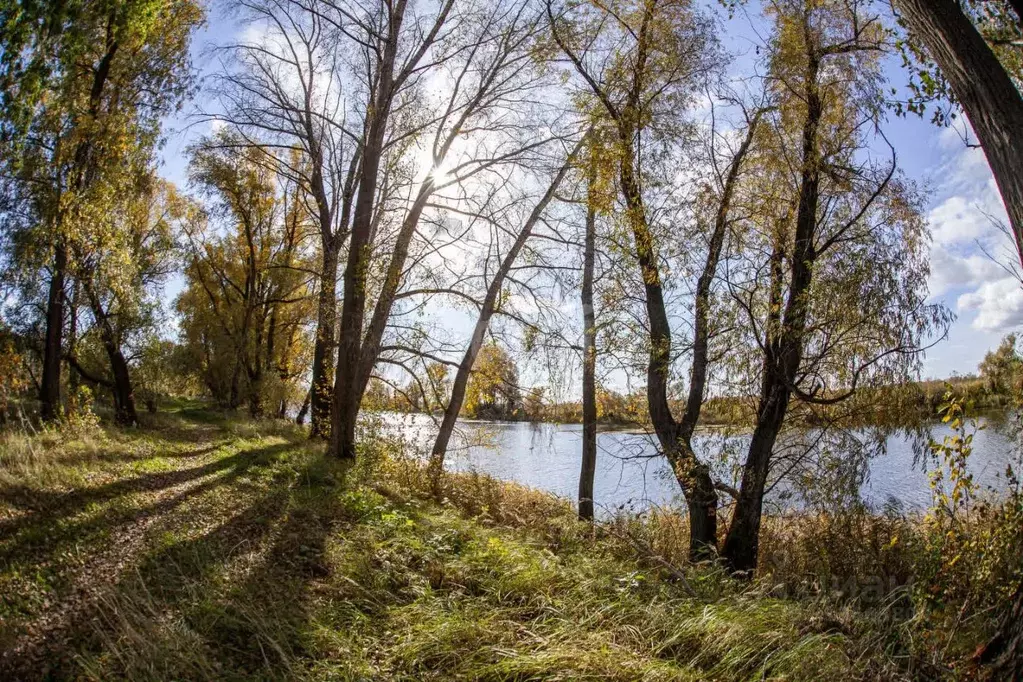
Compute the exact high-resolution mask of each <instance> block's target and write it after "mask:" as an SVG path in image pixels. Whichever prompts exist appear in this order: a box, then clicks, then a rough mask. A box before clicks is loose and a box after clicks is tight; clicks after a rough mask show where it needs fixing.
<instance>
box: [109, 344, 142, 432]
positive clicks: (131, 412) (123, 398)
mask: <svg viewBox="0 0 1023 682" xmlns="http://www.w3.org/2000/svg"><path fill="white" fill-rule="evenodd" d="M104 346H106V350H107V357H108V358H110V369H111V370H112V372H113V375H114V407H115V413H114V419H115V421H116V422H117V423H118V424H120V425H121V426H138V423H139V417H138V412H137V411H136V409H135V392H134V389H133V387H132V384H131V374H130V373H129V371H128V361H127V360H126V359H125V357H124V353H122V352H121V349H120V348H117V347H111V346H109V345H107V344H106V343H104Z"/></svg>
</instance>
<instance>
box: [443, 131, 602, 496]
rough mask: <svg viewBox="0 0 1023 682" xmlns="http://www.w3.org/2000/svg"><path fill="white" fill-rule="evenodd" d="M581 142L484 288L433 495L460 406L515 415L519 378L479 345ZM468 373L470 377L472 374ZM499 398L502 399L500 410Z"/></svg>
mask: <svg viewBox="0 0 1023 682" xmlns="http://www.w3.org/2000/svg"><path fill="white" fill-rule="evenodd" d="M582 144H583V142H579V143H578V144H577V145H576V147H575V149H574V150H573V151H572V152H571V153H569V154H568V155H567V158H566V159H565V161H564V162H563V163H562V165H561V167H560V168H559V169H558V170H557V172H556V173H555V174H554V178H553V179H552V180H551V182H550V184H549V185H548V186H547V189H546V191H545V192H544V193H543V195H541V197H540V199H539V200H538V201H537V203H536V205H535V206H534V207H533V210H532V211H531V212H530V214H529V216H528V217H527V218H526V219H525V221H524V222H523V223H522V227H521V228H520V229H519V231H518V233H517V234H516V235H515V239H514V240H513V241H512V243H511V245H510V247H509V248H508V251H507V252H506V253H505V255H504V257H503V258H502V259H501V262H500V265H499V267H498V269H497V272H495V273H494V276H493V278H491V280H490V282H488V283H487V291H486V295H485V296H484V298H483V302H482V303H481V304H480V312H479V317H477V318H476V324H475V326H474V327H473V331H472V336H471V337H470V339H469V346H468V348H466V350H465V354H464V355H463V356H462V361H461V363H460V364H459V365H458V370H457V371H456V372H455V378H454V381H453V382H452V387H451V397H450V399H449V400H448V404H447V407H446V409H445V410H444V419H443V421H442V422H441V426H440V430H439V431H438V432H437V438H436V440H435V441H434V443H433V449H432V450H431V452H430V471H431V476H432V480H433V482H434V488H435V490H438V488H437V486H438V482H439V480H440V474H441V472H442V471H443V470H444V455H445V453H446V452H447V447H448V442H449V441H450V439H451V434H452V433H453V432H454V429H455V422H456V420H457V419H458V415H459V413H460V412H461V410H462V404H463V401H464V403H465V409H466V412H467V413H468V414H469V415H470V416H481V415H482V414H484V413H486V412H488V411H491V410H499V412H498V413H501V412H503V414H504V416H510V415H511V413H512V412H513V410H514V406H515V404H516V403H517V402H518V400H517V398H514V397H513V393H512V388H511V387H512V386H515V385H516V384H517V379H514V380H513V379H512V376H513V374H514V372H513V369H514V363H512V362H511V360H510V359H507V356H506V355H504V354H503V351H500V349H499V347H498V346H496V345H490V346H486V347H484V346H483V340H484V338H485V335H486V333H487V330H488V328H489V326H490V318H491V317H492V316H493V315H494V313H495V312H496V311H497V308H498V305H499V303H500V295H501V292H502V291H503V289H504V285H505V280H506V279H507V278H508V275H509V272H510V271H511V269H512V267H513V266H514V264H515V261H516V259H517V258H518V257H519V253H520V252H521V251H522V248H523V247H524V246H525V244H526V241H527V240H528V239H529V238H530V236H531V235H532V233H533V230H534V228H535V227H536V226H537V223H539V222H540V220H541V219H542V218H543V216H544V212H545V211H546V209H547V206H548V205H549V204H550V203H551V201H552V200H553V199H554V196H555V194H556V193H557V191H558V187H559V186H560V185H561V182H562V181H563V180H564V179H565V176H566V175H567V174H568V172H569V170H570V169H571V168H572V165H573V164H574V163H575V156H576V153H577V152H578V151H579V149H580V147H581V146H582ZM471 372H472V375H471V378H470V373H471ZM499 397H503V398H504V400H503V406H501V401H500V400H499Z"/></svg>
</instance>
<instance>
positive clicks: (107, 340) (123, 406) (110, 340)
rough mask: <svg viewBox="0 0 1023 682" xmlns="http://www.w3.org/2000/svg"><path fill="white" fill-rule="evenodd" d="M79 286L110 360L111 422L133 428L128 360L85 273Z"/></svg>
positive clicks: (134, 415) (134, 413)
mask: <svg viewBox="0 0 1023 682" xmlns="http://www.w3.org/2000/svg"><path fill="white" fill-rule="evenodd" d="M82 286H83V288H84V289H85V295H86V297H87V298H88V299H89V307H90V308H91V309H92V316H93V319H95V321H96V326H98V327H99V335H100V340H101V341H102V342H103V349H104V350H105V351H106V353H107V358H108V359H109V360H110V372H111V374H112V375H113V377H114V381H113V384H114V385H113V393H114V420H115V421H116V422H117V423H118V424H120V425H122V426H137V425H138V423H139V417H138V412H137V411H136V410H135V390H134V388H133V387H132V383H131V373H130V372H129V370H128V361H127V359H125V357H124V353H122V352H121V346H120V344H119V343H118V339H117V335H116V334H115V332H114V328H113V326H112V325H111V324H110V316H109V315H107V311H106V310H104V309H103V302H102V301H101V300H100V298H99V294H97V293H96V289H95V287H94V286H93V284H92V281H91V280H90V279H89V275H88V274H86V275H85V276H83V278H82Z"/></svg>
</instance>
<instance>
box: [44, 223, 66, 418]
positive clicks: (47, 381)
mask: <svg viewBox="0 0 1023 682" xmlns="http://www.w3.org/2000/svg"><path fill="white" fill-rule="evenodd" d="M55 251H56V253H55V257H54V262H53V274H52V275H51V276H50V291H49V294H48V296H47V299H46V341H45V344H44V345H43V375H42V380H41V383H40V389H39V402H40V406H39V414H40V416H41V417H42V419H43V421H47V422H52V421H56V420H57V419H59V418H60V364H61V358H62V351H63V335H64V298H65V295H64V276H65V273H66V271H67V247H66V246H65V245H64V243H63V242H62V241H58V243H57V246H56V250H55Z"/></svg>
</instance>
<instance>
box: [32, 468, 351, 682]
mask: <svg viewBox="0 0 1023 682" xmlns="http://www.w3.org/2000/svg"><path fill="white" fill-rule="evenodd" d="M317 466H318V464H317V463H314V464H312V465H310V466H309V467H306V468H304V469H301V470H299V471H294V472H293V477H292V479H291V481H290V484H283V485H277V484H272V485H271V489H270V490H269V492H266V493H265V494H263V495H261V496H259V497H257V498H256V499H255V501H254V502H252V503H251V505H250V506H248V507H246V508H245V509H244V510H243V511H241V512H239V513H238V514H236V515H235V516H233V517H231V518H230V519H228V520H226V521H224V522H223V523H221V524H219V525H217V526H216V527H215V528H213V529H212V530H210V531H209V532H207V533H205V534H203V535H201V536H198V537H193V538H188V539H183V540H179V541H177V542H174V543H173V544H170V545H168V546H166V547H163V548H160V549H158V550H157V551H155V552H153V553H152V554H150V555H148V556H146V557H145V558H144V559H143V560H142V562H141V563H140V564H139V565H138V567H137V569H136V570H134V571H133V572H132V573H130V574H125V575H124V576H122V582H121V587H119V588H118V589H119V590H121V591H122V592H121V593H122V595H124V594H134V595H144V608H139V606H138V602H137V601H133V599H134V598H129V599H122V600H121V601H115V602H114V603H115V604H116V605H115V606H113V607H111V606H110V605H109V604H108V605H106V607H105V609H104V608H101V609H100V613H99V615H98V616H97V614H95V613H94V614H91V615H89V614H83V616H82V617H81V618H80V619H79V622H78V625H77V627H78V629H79V633H78V635H77V637H76V638H75V641H79V642H82V643H83V645H82V646H81V648H79V650H78V653H77V655H79V656H82V657H83V658H84V660H91V661H97V660H106V661H115V660H116V664H115V669H114V670H104V673H105V674H110V675H114V676H116V677H118V678H121V677H124V678H128V679H135V678H137V677H139V676H141V677H143V678H145V679H186V678H187V679H221V678H222V677H223V676H225V675H226V676H227V677H230V678H232V679H250V678H255V677H259V678H260V679H266V678H277V679H288V678H289V677H290V676H291V675H292V674H293V672H294V669H293V667H292V664H293V663H295V662H296V661H297V660H298V659H301V658H302V656H303V653H304V648H303V643H302V639H303V633H305V632H306V631H307V630H308V627H307V625H308V623H309V621H310V620H311V619H312V617H313V613H312V605H311V600H310V598H309V597H310V590H311V586H312V583H313V582H314V581H315V580H317V579H319V578H323V577H325V576H326V575H327V573H328V570H329V569H328V567H327V565H326V561H325V559H324V552H325V546H326V540H327V537H328V535H329V533H330V529H331V527H332V523H333V521H334V519H335V514H334V511H335V510H334V501H335V500H336V499H337V495H336V489H335V488H332V487H329V486H325V485H323V482H322V481H321V480H319V479H318V477H317V476H316V472H315V471H313V470H314V469H315V468H316V467H317ZM116 611H119V612H120V613H115V612H116ZM127 611H130V612H131V613H129V614H126V613H125V612H127ZM156 614H159V615H160V618H159V619H157V618H154V616H155V615H156ZM164 619H166V620H169V621H172V622H174V623H175V626H174V628H167V627H166V626H165V622H164ZM125 623H130V625H129V626H128V627H125ZM97 624H99V625H97ZM179 637H181V638H184V639H185V640H187V641H189V642H191V643H192V645H193V646H194V651H197V652H198V653H196V654H193V655H190V656H187V657H181V656H179V652H180V651H181V650H182V648H183V647H181V646H180V641H179V640H177V639H176V638H179ZM154 642H157V643H156V644H154ZM196 642H199V644H196ZM211 670H213V671H219V672H217V673H215V674H214V673H211V672H210V671H211ZM50 674H51V676H52V677H54V678H57V679H63V678H64V677H65V676H67V677H73V676H74V675H75V674H76V671H75V670H73V669H68V670H60V669H51V670H50Z"/></svg>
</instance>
